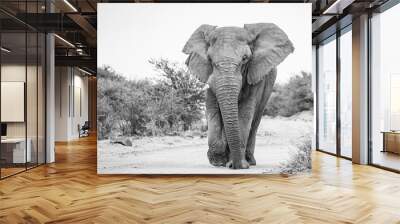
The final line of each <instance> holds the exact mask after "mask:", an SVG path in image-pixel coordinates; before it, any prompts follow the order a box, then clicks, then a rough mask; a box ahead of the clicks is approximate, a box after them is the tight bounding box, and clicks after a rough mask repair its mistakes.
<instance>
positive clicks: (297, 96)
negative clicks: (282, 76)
mask: <svg viewBox="0 0 400 224" xmlns="http://www.w3.org/2000/svg"><path fill="white" fill-rule="evenodd" d="M312 108H313V93H312V91H311V74H309V73H306V72H302V73H301V75H296V76H294V77H292V78H290V80H289V82H288V83H286V84H278V83H277V84H275V86H274V89H273V91H272V93H271V97H270V99H269V101H268V103H267V106H266V108H265V110H264V115H269V116H272V117H275V116H278V115H279V116H283V117H290V116H292V115H294V114H296V113H299V112H302V111H306V110H312Z"/></svg>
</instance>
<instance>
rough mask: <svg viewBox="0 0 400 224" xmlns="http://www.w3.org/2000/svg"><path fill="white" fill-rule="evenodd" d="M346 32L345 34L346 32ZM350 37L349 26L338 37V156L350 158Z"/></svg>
mask: <svg viewBox="0 0 400 224" xmlns="http://www.w3.org/2000/svg"><path fill="white" fill-rule="evenodd" d="M346 31H347V32H346ZM351 48H352V35H351V26H349V27H348V28H346V29H345V30H344V31H343V33H342V34H341V36H340V155H341V156H344V157H348V158H351V157H352V148H351V147H352V96H353V95H352V77H353V71H352V49H351Z"/></svg>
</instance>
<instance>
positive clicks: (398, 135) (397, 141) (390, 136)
mask: <svg viewBox="0 0 400 224" xmlns="http://www.w3.org/2000/svg"><path fill="white" fill-rule="evenodd" d="M382 133H383V152H392V153H396V154H400V132H382Z"/></svg>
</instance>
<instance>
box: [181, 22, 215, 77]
mask: <svg viewBox="0 0 400 224" xmlns="http://www.w3.org/2000/svg"><path fill="white" fill-rule="evenodd" d="M215 28H216V26H211V25H201V26H200V27H199V28H197V30H196V31H194V33H193V34H192V36H191V37H190V38H189V40H188V41H187V42H186V44H185V47H184V48H183V50H182V51H183V53H185V54H188V55H189V57H188V58H187V60H186V65H187V66H188V68H189V70H190V71H191V72H193V73H194V74H195V75H196V76H197V78H199V79H200V81H202V82H207V80H208V77H209V75H210V74H211V72H212V66H211V63H210V61H209V60H208V57H207V49H208V46H209V44H208V36H209V35H210V33H211V32H212V31H214V30H215Z"/></svg>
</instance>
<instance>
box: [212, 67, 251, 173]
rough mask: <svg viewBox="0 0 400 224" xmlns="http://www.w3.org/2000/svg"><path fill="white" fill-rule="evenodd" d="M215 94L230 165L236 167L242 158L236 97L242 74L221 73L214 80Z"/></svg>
mask: <svg viewBox="0 0 400 224" xmlns="http://www.w3.org/2000/svg"><path fill="white" fill-rule="evenodd" d="M215 81H216V82H215V94H216V97H217V101H218V104H219V107H220V111H221V115H222V120H223V124H224V129H225V135H226V140H227V142H228V146H229V149H230V152H231V156H232V158H231V159H232V162H233V164H232V166H233V168H240V167H237V165H236V164H240V163H241V160H242V159H243V158H244V151H242V149H241V145H240V144H241V140H240V128H239V116H238V97H239V93H240V89H241V83H242V76H241V75H240V74H236V73H235V72H224V73H221V74H220V75H219V76H218V78H216V80H215Z"/></svg>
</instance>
